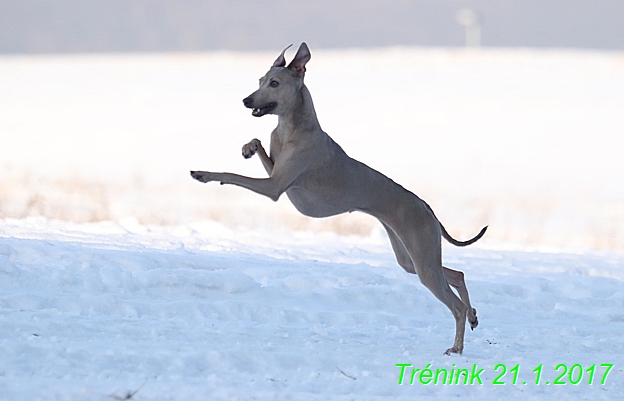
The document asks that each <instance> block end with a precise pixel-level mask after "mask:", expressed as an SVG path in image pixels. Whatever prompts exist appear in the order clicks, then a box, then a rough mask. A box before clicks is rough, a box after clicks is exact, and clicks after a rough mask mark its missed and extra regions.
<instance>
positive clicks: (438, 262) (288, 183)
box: [191, 43, 487, 354]
mask: <svg viewBox="0 0 624 401" xmlns="http://www.w3.org/2000/svg"><path fill="white" fill-rule="evenodd" d="M289 47H290V46H289ZM285 51H286V49H285V50H284V51H283V52H282V53H281V54H280V56H279V57H278V58H277V60H275V62H274V63H273V66H272V67H271V69H270V70H269V71H268V72H267V73H266V75H265V76H264V77H262V78H260V88H259V89H258V90H257V91H255V92H254V93H252V94H251V95H250V96H248V97H247V98H245V99H244V100H243V103H244V105H245V107H247V108H250V109H252V113H251V114H252V115H253V116H256V117H261V116H263V115H265V114H276V115H277V116H278V124H277V127H276V128H275V129H274V130H273V132H272V133H271V148H270V155H267V153H266V151H265V150H264V148H263V147H262V144H261V143H260V141H259V140H258V139H253V140H252V141H251V142H249V143H248V144H246V145H244V146H243V156H244V157H245V158H250V157H252V156H253V155H254V154H255V153H258V156H259V157H260V160H261V161H262V165H263V166H264V169H265V170H266V172H267V173H268V175H269V177H268V178H250V177H245V176H241V175H238V174H232V173H212V172H208V171H191V176H192V177H193V178H194V179H196V180H198V181H201V182H210V181H218V182H220V183H221V184H233V185H238V186H240V187H243V188H247V189H249V190H251V191H254V192H256V193H258V194H260V195H264V196H268V197H269V198H271V199H272V200H274V201H277V199H278V198H279V197H280V195H282V194H283V193H284V192H285V193H286V195H287V196H288V198H289V199H290V201H291V202H292V203H293V205H294V206H295V208H297V210H298V211H299V212H301V213H303V214H304V215H306V216H310V217H328V216H333V215H336V214H340V213H344V212H352V211H360V212H364V213H367V214H369V215H371V216H374V217H376V218H377V219H378V220H379V221H380V222H381V224H382V225H383V226H384V228H385V229H386V232H387V233H388V236H389V237H390V243H391V245H392V249H393V250H394V253H395V254H396V258H397V261H398V263H399V265H401V267H403V269H405V270H406V271H407V272H408V273H414V274H418V277H419V278H420V281H421V282H422V283H423V284H424V285H425V287H427V288H428V289H429V290H430V291H431V292H432V293H433V295H435V296H436V297H437V298H438V299H439V300H440V301H442V303H444V305H446V306H447V307H448V308H449V309H450V310H451V312H452V314H453V316H454V317H455V342H454V344H453V347H452V348H449V349H448V350H446V354H451V353H459V354H461V353H462V351H463V349H464V332H465V326H466V318H468V322H469V323H470V327H471V329H474V328H475V327H477V324H478V320H477V316H476V310H475V309H473V308H472V306H471V305H470V299H469V297H468V290H467V289H466V284H465V282H464V274H463V273H462V272H460V271H456V270H452V269H449V268H446V267H444V266H442V248H441V240H440V237H441V236H442V237H444V238H445V239H446V240H447V241H449V242H450V243H451V244H453V245H456V246H465V245H470V244H472V243H474V242H475V241H477V240H478V239H479V238H481V237H482V236H483V234H485V231H486V229H487V226H486V227H484V228H483V229H482V230H481V232H479V234H478V235H477V236H476V237H474V238H472V239H471V240H468V241H465V242H461V241H457V240H455V239H453V238H452V237H451V236H450V235H449V234H448V232H446V230H445V229H444V227H443V226H442V224H441V223H440V222H439V221H438V219H437V218H436V216H435V215H434V213H433V211H432V210H431V208H430V207H429V205H427V204H426V203H425V202H424V201H423V200H421V199H420V198H419V197H418V196H416V195H414V194H413V193H412V192H410V191H408V190H406V189H405V188H403V187H402V186H400V185H398V184H397V183H395V182H394V181H392V180H391V179H389V178H388V177H386V176H385V175H383V174H381V173H379V172H378V171H375V170H373V169H372V168H370V167H368V166H367V165H365V164H363V163H360V162H359V161H357V160H354V159H352V158H350V157H349V156H347V154H346V153H345V152H344V151H343V150H342V148H341V147H340V146H339V145H338V144H337V143H336V142H334V141H333V140H332V138H330V137H329V135H327V134H326V133H325V132H323V130H322V129H321V126H320V125H319V122H318V119H317V117H316V113H315V111H314V105H313V104H312V97H311V96H310V92H309V91H308V88H307V87H306V86H305V85H304V83H303V78H304V75H305V71H306V69H305V66H306V63H307V62H308V61H309V60H310V51H309V49H308V46H307V45H306V44H305V43H302V44H301V46H300V47H299V50H298V51H297V54H296V55H295V58H294V59H293V60H292V61H291V62H290V64H289V65H288V66H286V60H285V58H284V53H285ZM449 284H450V285H451V286H453V287H454V288H456V289H457V292H458V293H459V296H460V297H461V299H460V298H458V297H457V295H455V293H454V292H453V291H452V290H451V288H450V287H449Z"/></svg>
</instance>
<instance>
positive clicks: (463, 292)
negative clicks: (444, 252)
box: [442, 266, 479, 330]
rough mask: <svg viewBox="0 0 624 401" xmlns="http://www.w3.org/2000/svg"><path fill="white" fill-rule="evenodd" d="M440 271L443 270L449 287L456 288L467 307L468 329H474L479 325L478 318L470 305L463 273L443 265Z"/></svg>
mask: <svg viewBox="0 0 624 401" xmlns="http://www.w3.org/2000/svg"><path fill="white" fill-rule="evenodd" d="M442 271H443V272H444V277H446V281H448V283H449V285H450V286H451V287H453V288H455V289H456V290H457V293H458V294H459V297H460V298H461V300H462V302H463V303H465V304H466V306H467V307H468V312H467V313H466V317H468V323H470V330H474V329H475V328H476V327H477V326H478V325H479V319H477V310H476V309H475V308H473V307H472V306H471V305H470V297H469V296H468V289H467V288H466V282H465V281H464V273H463V272H460V271H457V270H453V269H449V268H448V267H444V266H442Z"/></svg>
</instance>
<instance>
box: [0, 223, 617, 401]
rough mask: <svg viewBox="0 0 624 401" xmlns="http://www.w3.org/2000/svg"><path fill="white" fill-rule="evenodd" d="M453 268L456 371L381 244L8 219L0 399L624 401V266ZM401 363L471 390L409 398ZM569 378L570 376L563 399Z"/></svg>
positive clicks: (452, 253)
mask: <svg viewBox="0 0 624 401" xmlns="http://www.w3.org/2000/svg"><path fill="white" fill-rule="evenodd" d="M444 252H445V262H446V265H447V266H450V267H453V268H459V269H461V270H463V271H464V272H465V273H466V277H467V285H468V288H469V290H470V294H471V298H472V300H473V304H474V306H475V307H476V308H477V309H478V315H479V318H480V325H479V327H478V328H477V329H476V330H475V331H473V332H470V331H468V332H467V334H466V348H465V352H464V354H463V355H462V356H451V357H448V356H444V355H443V352H444V350H445V349H446V348H447V347H448V346H450V345H451V343H452V337H453V332H454V327H453V326H454V323H453V319H452V317H451V314H450V312H449V311H448V310H447V309H446V308H445V307H444V306H443V305H442V304H441V303H440V302H438V301H437V300H436V299H435V298H433V296H432V295H431V294H430V293H429V292H428V291H427V290H426V289H425V288H424V287H423V286H422V285H420V284H419V282H418V278H417V277H416V276H413V275H408V274H407V273H405V272H403V270H402V269H401V268H400V267H398V266H397V265H396V263H395V262H394V259H393V255H392V253H391V251H390V246H389V244H388V243H387V240H386V239H385V238H384V237H383V236H381V235H371V236H368V237H358V236H338V235H336V234H332V233H325V234H310V233H301V232H300V233H295V234H293V233H292V232H288V231H275V230H271V231H266V230H260V229H253V230H250V229H244V228H239V229H236V230H233V229H231V228H228V227H226V226H224V225H222V224H220V223H214V222H213V223H196V224H189V225H181V226H170V227H167V228H164V227H161V226H145V225H141V224H139V223H137V221H136V220H132V219H126V220H124V221H121V222H119V223H111V222H102V223H86V224H75V223H65V222H53V221H48V220H45V219H42V218H29V219H22V220H14V219H7V220H4V221H2V222H0V355H2V358H0V399H2V400H111V399H125V398H127V397H130V396H131V395H132V394H134V395H132V397H131V399H133V400H185V401H188V400H207V399H209V400H382V399H383V400H386V399H393V400H413V399H450V398H455V397H461V398H462V399H470V400H501V399H517V400H552V399H570V400H619V399H622V397H624V338H623V337H622V333H623V332H624V312H623V310H624V286H623V282H624V270H623V269H622V265H623V264H624V256H623V255H622V254H618V253H613V252H587V253H583V254H566V253H536V252H519V251H508V250H497V249H487V248H483V247H479V246H476V245H475V246H472V247H470V248H467V249H466V248H464V249H458V248H452V247H449V248H445V250H444ZM397 364H411V365H412V366H413V367H414V368H421V369H425V368H426V367H427V366H429V367H430V368H431V369H433V370H434V371H435V370H437V369H440V370H441V369H447V371H449V372H450V371H451V370H452V369H463V368H465V369H468V370H469V371H471V372H472V369H473V367H474V366H476V367H477V368H476V369H477V370H476V372H477V375H476V376H471V378H472V380H473V384H472V385H470V384H466V385H465V384H463V382H462V381H460V384H441V380H442V379H440V382H438V384H433V383H430V384H421V383H420V382H419V380H420V379H419V376H416V380H415V383H414V384H412V385H410V384H409V377H410V375H411V373H410V372H411V370H410V371H408V373H406V375H407V379H405V378H404V383H403V384H402V385H399V384H398V380H399V375H400V370H401V368H400V367H397ZM429 364H430V365H429ZM498 364H503V365H505V367H506V369H507V374H506V375H504V376H502V377H501V378H500V379H499V380H500V381H501V382H504V383H505V384H501V385H494V384H493V381H494V380H495V379H496V377H497V376H498V375H499V374H501V373H502V372H503V371H502V369H503V368H502V367H500V366H499V367H498V368H497V365H498ZM559 364H563V365H565V369H566V371H572V372H573V374H572V375H570V374H569V373H567V374H565V375H563V376H562V377H561V378H560V381H561V382H563V383H566V384H562V385H554V384H552V383H554V381H555V380H556V379H557V376H559V374H562V373H565V372H564V368H563V367H560V368H559V370H555V367H556V366H557V365H559ZM606 364H613V367H612V368H611V369H610V370H609V372H608V374H607V375H606V378H605V373H606V370H607V367H606V366H601V365H606ZM539 365H542V374H541V377H540V384H537V385H536V384H535V380H536V375H537V373H535V372H533V370H534V369H536V368H537V367H538V366H539ZM576 365H578V366H579V367H575V366H576ZM593 365H596V367H595V368H594V369H593V370H594V376H593V377H591V376H590V374H589V372H590V371H588V369H590V370H591V367H592V366H593ZM515 366H518V368H517V371H518V372H517V373H518V375H517V379H516V380H515V381H516V384H515V385H514V384H512V381H513V379H514V375H513V373H512V372H510V371H511V370H512V369H513V368H514V367H515ZM581 368H582V371H581ZM480 369H483V371H482V372H481V373H480V374H478V371H479V370H480ZM495 369H497V370H495ZM590 379H591V380H592V381H593V384H591V385H590V384H588V381H589V380H590ZM462 380H463V379H462ZM479 380H480V381H481V382H482V384H480V383H479ZM423 381H424V382H427V379H426V376H424V378H423ZM577 381H578V384H575V385H574V384H571V383H574V382H577ZM603 381H604V384H601V383H603ZM524 382H527V384H524ZM548 383H550V384H548Z"/></svg>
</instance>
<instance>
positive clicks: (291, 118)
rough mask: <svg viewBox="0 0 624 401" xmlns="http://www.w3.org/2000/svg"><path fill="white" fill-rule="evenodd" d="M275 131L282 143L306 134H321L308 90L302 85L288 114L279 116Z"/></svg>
mask: <svg viewBox="0 0 624 401" xmlns="http://www.w3.org/2000/svg"><path fill="white" fill-rule="evenodd" d="M277 131H278V133H279V135H280V136H281V137H282V139H283V140H284V141H288V140H292V139H294V138H292V136H296V135H300V134H302V133H308V132H322V130H321V125H320V124H319V122H318V118H317V117H316V111H315V110H314V103H312V96H311V95H310V91H309V90H308V88H307V87H306V86H305V85H303V86H302V87H301V90H300V91H299V94H298V96H297V99H296V101H295V104H294V105H293V107H292V109H291V110H290V112H289V113H286V114H283V115H280V116H279V118H278V123H277Z"/></svg>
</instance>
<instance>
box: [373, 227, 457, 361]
mask: <svg viewBox="0 0 624 401" xmlns="http://www.w3.org/2000/svg"><path fill="white" fill-rule="evenodd" d="M435 224H437V221H436V220H433V219H432V220H431V222H428V223H424V224H422V225H421V227H419V228H418V229H414V227H410V225H409V223H408V222H406V221H404V220H403V221H401V223H398V224H397V225H392V226H391V225H389V224H384V227H385V228H386V230H387V231H388V235H389V236H390V238H391V240H390V242H391V244H392V246H393V249H394V250H395V254H396V256H397V260H398V261H399V263H400V264H402V266H403V265H405V266H403V268H404V269H405V270H406V271H408V272H410V270H408V269H410V265H409V264H407V263H406V261H407V259H406V255H407V257H409V259H411V261H412V264H411V269H413V272H415V273H416V274H418V278H419V279H420V282H421V283H422V284H423V285H424V286H425V287H427V288H428V289H429V291H431V293H432V294H433V295H434V296H435V297H436V298H438V299H439V300H440V301H441V302H442V303H443V304H444V305H446V306H447V308H449V310H450V311H451V313H452V314H453V317H454V318H455V341H454V343H453V347H452V348H449V349H447V350H446V352H445V354H447V355H450V354H453V353H457V354H461V353H462V351H463V349H464V334H465V331H466V317H467V315H468V309H469V308H468V306H467V305H466V304H465V303H464V302H463V301H462V300H461V299H460V298H459V297H458V296H457V295H456V294H455V293H454V292H453V291H452V290H451V287H450V286H449V283H448V281H447V278H446V277H445V275H444V271H443V268H442V259H441V256H442V255H441V244H440V236H439V234H435V233H436V232H439V229H438V228H437V227H436V226H435ZM432 234H434V235H432ZM399 245H402V246H399Z"/></svg>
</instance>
